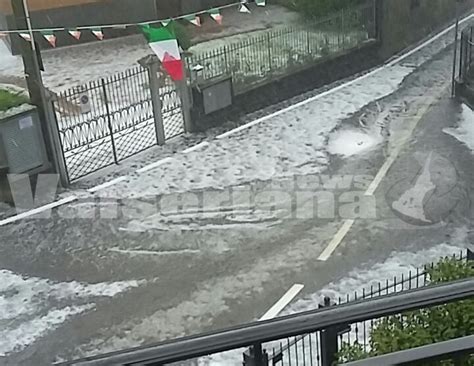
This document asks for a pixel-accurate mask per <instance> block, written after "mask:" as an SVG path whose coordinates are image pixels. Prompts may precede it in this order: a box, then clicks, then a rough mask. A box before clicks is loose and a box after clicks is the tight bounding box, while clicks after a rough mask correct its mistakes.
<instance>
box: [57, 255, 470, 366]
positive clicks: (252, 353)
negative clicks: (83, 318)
mask: <svg viewBox="0 0 474 366" xmlns="http://www.w3.org/2000/svg"><path fill="white" fill-rule="evenodd" d="M455 258H456V259H459V260H473V259H474V258H473V255H472V253H471V252H469V251H468V252H467V254H463V253H461V255H460V256H455ZM432 267H433V265H430V266H428V267H426V268H425V269H424V270H419V271H416V273H415V272H413V275H409V276H408V277H407V278H405V277H404V276H401V277H399V278H394V279H393V282H392V283H388V285H387V286H384V285H383V284H382V283H381V284H380V285H377V286H373V287H372V290H371V291H370V292H369V291H367V292H364V291H363V292H362V295H357V294H355V295H354V297H353V298H351V296H350V297H349V298H348V299H347V301H345V300H346V299H340V300H338V301H337V302H338V303H339V304H338V305H336V304H335V305H334V306H330V305H332V304H330V301H328V300H325V304H324V305H323V306H322V307H320V308H319V309H315V310H312V311H307V312H304V313H299V314H292V315H287V316H282V317H280V318H277V319H273V320H269V321H263V322H255V323H250V324H246V325H243V326H240V327H235V328H231V329H229V330H224V331H219V332H213V333H209V334H204V335H197V336H193V337H186V338H183V339H178V340H172V341H168V342H164V343H160V344H158V345H156V346H150V347H140V348H136V349H132V350H128V351H122V352H115V353H111V354H109V355H103V356H97V357H92V358H90V359H85V360H81V361H77V362H70V363H65V364H64V365H76V364H77V365H112V364H113V365H125V364H127V365H132V364H140V365H166V364H171V363H173V362H180V361H186V360H193V359H195V358H197V357H202V356H207V355H212V354H215V353H220V352H225V351H230V350H235V351H236V352H235V353H234V352H233V353H232V355H229V357H230V358H231V359H230V360H228V361H229V362H228V363H229V364H237V363H239V359H238V358H237V359H235V358H233V357H235V356H237V357H239V355H240V354H242V353H243V352H244V351H245V350H244V349H242V347H250V349H249V350H248V351H246V352H245V353H244V365H252V366H261V365H285V366H286V365H288V366H289V365H294V366H300V365H305V366H306V365H310V366H313V365H314V366H319V365H323V366H326V365H332V364H333V362H334V361H335V360H337V358H336V356H335V355H336V353H337V352H338V349H340V347H341V345H342V343H343V342H346V341H345V340H344V337H345V335H346V334H352V337H353V341H352V342H351V343H350V344H354V343H355V342H357V343H358V344H359V345H361V346H362V347H363V345H364V344H367V343H366V342H367V340H368V336H367V335H368V334H369V332H370V329H372V328H371V326H372V327H373V325H374V323H375V322H377V321H381V320H383V319H386V317H388V316H393V315H396V316H397V317H398V316H400V317H401V316H402V314H404V313H405V312H406V311H410V310H419V309H426V308H430V307H433V306H436V305H440V304H445V303H449V302H452V301H457V300H463V299H467V298H472V297H473V296H474V278H470V279H466V280H461V281H456V282H451V283H449V282H448V283H446V284H441V285H437V284H431V285H430V286H428V284H429V283H430V281H429V279H428V272H429V271H430V268H432ZM410 273H411V272H410ZM416 284H417V285H416ZM358 329H360V330H362V329H363V333H361V334H358V333H357V332H358ZM362 334H363V337H360V336H359V335H362ZM349 342H350V341H349ZM367 346H368V344H367ZM223 355H224V354H223Z"/></svg>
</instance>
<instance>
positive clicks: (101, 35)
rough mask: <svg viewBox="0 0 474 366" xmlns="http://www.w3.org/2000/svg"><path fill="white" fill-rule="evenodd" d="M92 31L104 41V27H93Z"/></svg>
mask: <svg viewBox="0 0 474 366" xmlns="http://www.w3.org/2000/svg"><path fill="white" fill-rule="evenodd" d="M91 32H92V34H93V35H94V36H96V37H97V39H98V40H100V41H102V40H103V39H104V32H102V29H100V28H93V29H91Z"/></svg>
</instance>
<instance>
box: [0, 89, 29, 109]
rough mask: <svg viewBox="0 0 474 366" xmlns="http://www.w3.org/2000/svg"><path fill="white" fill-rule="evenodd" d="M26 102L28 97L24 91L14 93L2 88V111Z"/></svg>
mask: <svg viewBox="0 0 474 366" xmlns="http://www.w3.org/2000/svg"><path fill="white" fill-rule="evenodd" d="M24 103H28V98H27V97H26V96H25V95H24V94H23V93H22V92H19V93H13V92H10V91H8V90H2V89H0V111H6V110H7V109H10V108H14V107H18V106H20V105H22V104H24Z"/></svg>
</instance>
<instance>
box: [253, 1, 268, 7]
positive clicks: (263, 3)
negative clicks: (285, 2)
mask: <svg viewBox="0 0 474 366" xmlns="http://www.w3.org/2000/svg"><path fill="white" fill-rule="evenodd" d="M255 4H257V6H265V5H266V0H255Z"/></svg>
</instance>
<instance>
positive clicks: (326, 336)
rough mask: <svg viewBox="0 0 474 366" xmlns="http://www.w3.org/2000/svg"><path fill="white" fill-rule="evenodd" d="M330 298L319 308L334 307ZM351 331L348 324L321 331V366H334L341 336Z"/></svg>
mask: <svg viewBox="0 0 474 366" xmlns="http://www.w3.org/2000/svg"><path fill="white" fill-rule="evenodd" d="M333 305H335V304H331V299H330V298H329V297H325V298H324V304H323V305H319V308H326V307H330V306H333ZM348 331H350V326H349V325H348V324H334V325H333V326H331V327H328V328H326V329H323V330H322V331H321V366H333V365H334V364H335V363H336V362H337V352H338V351H339V349H338V342H337V338H338V336H339V334H341V333H346V332H348Z"/></svg>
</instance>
